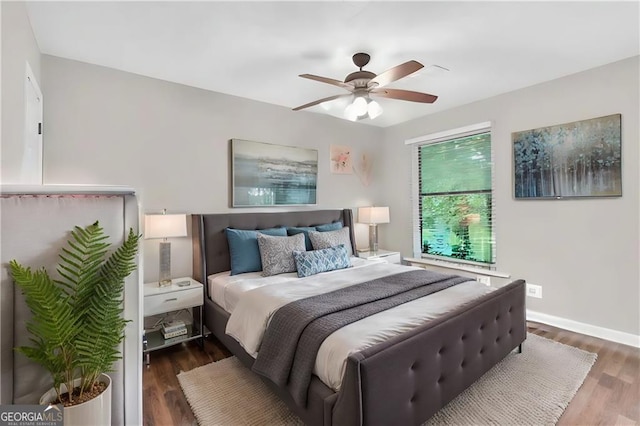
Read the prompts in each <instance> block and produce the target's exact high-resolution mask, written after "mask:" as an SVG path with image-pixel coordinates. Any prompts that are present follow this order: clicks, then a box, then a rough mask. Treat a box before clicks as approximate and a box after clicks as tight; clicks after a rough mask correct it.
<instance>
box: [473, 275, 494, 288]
mask: <svg viewBox="0 0 640 426" xmlns="http://www.w3.org/2000/svg"><path fill="white" fill-rule="evenodd" d="M476 281H478V282H479V283H482V284H484V285H486V286H487V287H488V286H490V285H491V277H487V276H485V275H478V276H476Z"/></svg>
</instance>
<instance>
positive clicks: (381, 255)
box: [358, 250, 402, 264]
mask: <svg viewBox="0 0 640 426" xmlns="http://www.w3.org/2000/svg"><path fill="white" fill-rule="evenodd" d="M358 257H361V258H363V259H382V260H384V261H385V262H387V263H397V264H401V263H402V257H400V252H397V251H387V250H378V251H377V252H375V253H373V252H370V251H361V252H359V253H358Z"/></svg>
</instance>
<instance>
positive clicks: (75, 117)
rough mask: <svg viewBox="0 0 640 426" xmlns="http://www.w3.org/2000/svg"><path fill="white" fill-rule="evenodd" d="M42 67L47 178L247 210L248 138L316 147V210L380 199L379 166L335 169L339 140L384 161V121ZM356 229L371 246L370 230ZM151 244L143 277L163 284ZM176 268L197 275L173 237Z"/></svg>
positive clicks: (153, 205)
mask: <svg viewBox="0 0 640 426" xmlns="http://www.w3.org/2000/svg"><path fill="white" fill-rule="evenodd" d="M42 74H43V91H44V99H45V103H44V109H45V120H46V121H47V128H46V132H45V135H44V145H45V151H44V153H45V159H46V160H45V168H44V181H45V183H83V184H110V185H128V186H131V187H133V188H135V189H136V191H137V192H138V194H139V195H140V200H141V203H142V208H141V212H142V213H147V212H151V213H156V212H159V211H161V209H163V208H167V209H168V211H169V212H185V213H193V212H195V213H219V212H227V211H231V210H233V211H242V210H245V211H247V209H231V208H229V200H228V193H229V178H228V176H229V168H228V162H229V153H228V145H229V140H230V139H232V138H239V139H248V140H253V141H261V142H269V143H274V144H281V145H295V146H301V147H308V148H314V149H317V150H318V155H319V173H318V205H317V206H315V207H314V208H354V209H355V208H356V207H358V206H363V205H370V204H371V203H374V202H375V203H378V202H379V201H380V200H378V199H377V188H379V185H380V182H378V181H377V180H376V176H375V166H374V177H373V183H372V184H371V185H369V186H368V187H365V186H364V185H363V184H362V183H361V182H360V179H359V178H358V177H357V176H356V175H355V174H354V175H338V174H331V173H330V167H329V165H330V163H329V146H330V144H337V145H348V146H351V147H352V148H353V150H354V152H353V154H354V158H359V157H360V156H361V155H362V153H365V152H366V153H367V154H369V155H372V156H373V157H374V162H375V165H381V164H382V163H383V159H382V157H377V155H378V152H379V150H380V147H381V145H382V136H383V135H382V132H381V131H380V129H378V128H374V127H371V126H365V125H362V124H357V123H352V122H348V121H346V120H340V119H336V118H333V117H328V116H324V115H319V114H312V113H308V112H293V111H291V110H289V109H288V108H284V107H279V106H274V105H269V104H265V103H261V102H255V101H251V100H247V99H243V98H238V97H234V96H229V95H224V94H220V93H214V92H210V91H206V90H201V89H196V88H193V87H188V86H183V85H180V84H175V83H169V82H165V81H161V80H156V79H152V78H147V77H142V76H139V75H135V74H131V73H126V72H122V71H117V70H113V69H109V68H104V67H99V66H95V65H89V64H85V63H81V62H77V61H72V60H67V59H62V58H58V57H53V56H48V55H43V59H42ZM265 84H268V82H265ZM376 157H377V158H376ZM379 167H382V166H379ZM298 209H301V208H298ZM302 209H303V208H302ZM279 210H286V209H285V208H279ZM250 211H256V210H255V209H250ZM357 228H360V229H356V232H357V233H358V239H359V243H360V245H363V246H366V244H367V243H366V241H367V229H364V226H361V225H359V226H358V227H357ZM144 249H145V250H144V251H145V256H144V264H145V266H144V273H145V274H144V279H145V281H154V280H156V279H157V276H158V242H157V241H154V240H149V241H147V242H146V243H145V245H144ZM172 273H173V276H175V277H178V276H190V275H191V245H190V241H189V240H188V239H186V238H181V239H178V238H176V239H172Z"/></svg>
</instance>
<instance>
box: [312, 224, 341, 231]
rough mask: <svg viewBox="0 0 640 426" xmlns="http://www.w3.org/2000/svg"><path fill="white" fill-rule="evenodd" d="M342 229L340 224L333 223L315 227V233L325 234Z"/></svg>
mask: <svg viewBox="0 0 640 426" xmlns="http://www.w3.org/2000/svg"><path fill="white" fill-rule="evenodd" d="M341 228H342V222H333V223H325V224H324V225H317V226H316V231H318V232H327V231H337V230H338V229H341Z"/></svg>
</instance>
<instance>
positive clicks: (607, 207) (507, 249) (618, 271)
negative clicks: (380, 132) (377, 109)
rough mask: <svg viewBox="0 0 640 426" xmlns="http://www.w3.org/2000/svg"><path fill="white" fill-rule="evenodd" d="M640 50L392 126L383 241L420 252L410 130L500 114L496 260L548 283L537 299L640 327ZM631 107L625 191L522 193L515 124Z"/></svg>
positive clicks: (551, 308) (608, 324)
mask: <svg viewBox="0 0 640 426" xmlns="http://www.w3.org/2000/svg"><path fill="white" fill-rule="evenodd" d="M638 62H639V61H638V57H634V58H630V59H627V60H623V61H620V62H616V63H613V64H610V65H606V66H603V67H599V68H596V69H592V70H589V71H585V72H582V73H579V74H574V75H571V76H567V77H564V78H561V79H557V80H553V81H550V82H546V83H543V84H539V85H536V86H532V87H529V88H526V89H522V90H518V91H515V92H511V93H507V94H504V95H501V96H497V97H494V98H490V99H486V100H483V101H480V102H476V103H473V104H469V105H465V106H462V107H459V108H455V109H451V110H448V111H444V112H442V113H438V114H434V115H430V116H427V117H423V118H420V119H416V120H413V121H411V122H407V123H403V124H400V125H397V126H394V127H390V128H387V129H386V130H385V137H384V139H385V142H384V144H383V151H382V153H381V154H382V156H383V157H384V158H385V163H384V165H385V168H384V176H382V179H381V180H382V181H383V182H384V183H383V193H384V194H385V197H384V202H385V203H386V204H388V205H389V206H390V209H391V213H392V217H393V220H392V221H391V223H390V224H388V225H384V226H383V227H382V228H383V230H382V232H381V234H382V242H381V246H382V247H385V248H388V249H395V250H401V251H402V253H403V255H405V256H407V255H411V254H412V236H411V223H412V218H411V201H410V196H411V193H410V181H411V155H410V153H411V149H410V148H409V147H407V146H405V145H404V141H405V140H406V139H410V138H414V137H418V136H421V135H426V134H429V133H433V132H438V131H443V130H447V129H453V128H458V127H462V126H466V125H469V124H474V123H480V122H484V121H492V122H493V132H492V138H493V144H494V152H495V159H494V160H495V169H494V171H495V180H496V183H495V193H494V196H495V202H496V239H497V268H498V270H500V271H505V272H509V273H511V275H512V277H513V278H524V279H526V280H527V281H529V282H531V283H534V284H539V285H542V286H543V299H532V298H527V307H528V309H531V310H534V311H537V312H541V313H545V314H548V315H554V316H558V317H562V318H566V319H571V320H574V321H579V322H583V323H587V324H592V325H596V326H600V327H605V328H610V329H614V330H618V331H622V332H627V333H632V334H635V335H638V334H640V318H639V301H640V294H639V282H640V270H639V266H638V263H639V262H638V260H639V259H640V253H639V247H638V241H639V237H640V235H639V211H638V203H639V196H638V192H639V187H638V181H639V174H638V164H639V158H638V157H639V150H638V140H639V133H638V117H639V114H640V111H639V104H640V99H639V83H638V75H639V66H638ZM616 113H621V114H622V141H623V144H622V145H623V146H622V157H623V176H622V180H623V197H621V198H614V199H581V200H560V201H532V200H524V201H523V200H520V201H516V200H514V198H513V196H512V194H513V188H512V167H513V165H512V146H511V132H515V131H519V130H526V129H532V128H537V127H544V126H548V125H553V124H560V123H567V122H572V121H577V120H584V119H589V118H594V117H600V116H604V115H609V114H616Z"/></svg>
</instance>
